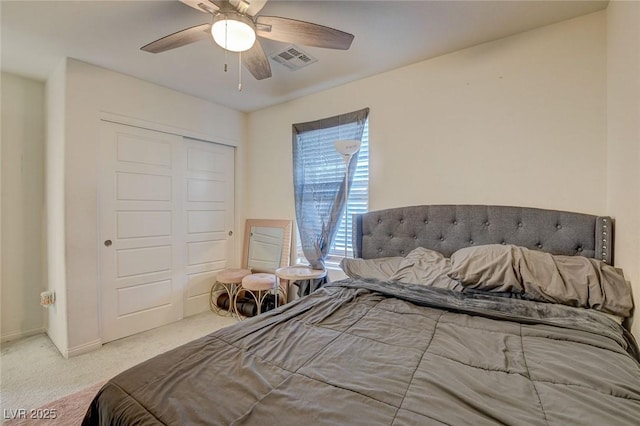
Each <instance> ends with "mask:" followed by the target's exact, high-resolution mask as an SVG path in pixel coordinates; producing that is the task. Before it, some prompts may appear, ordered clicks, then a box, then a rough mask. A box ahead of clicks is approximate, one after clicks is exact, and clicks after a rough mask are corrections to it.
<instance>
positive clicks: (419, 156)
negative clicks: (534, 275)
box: [246, 11, 607, 218]
mask: <svg viewBox="0 0 640 426" xmlns="http://www.w3.org/2000/svg"><path fill="white" fill-rule="evenodd" d="M605 20H606V15H605V12H604V11H603V12H598V13H594V14H591V15H587V16H584V17H580V18H577V19H573V20H570V21H565V22H561V23H558V24H555V25H551V26H548V27H544V28H540V29H537V30H534V31H530V32H526V33H522V34H519V35H515V36H512V37H508V38H505V39H501V40H498V41H494V42H491V43H486V44H482V45H479V46H475V47H472V48H469V49H466V50H462V51H458V52H455V53H452V54H448V55H444V56H441V57H438V58H435V59H431V60H428V61H424V62H421V63H418V64H415V65H411V66H408V67H405V68H401V69H397V70H395V71H391V72H388V73H385V74H381V75H377V76H374V77H370V78H367V79H363V80H360V81H356V82H354V83H350V84H346V85H344V86H341V87H338V88H334V89H331V90H327V91H324V92H321V93H318V94H314V95H310V96H307V97H304V98H301V99H298V100H294V101H291V102H288V103H285V104H281V105H277V106H274V107H271V108H267V109H263V110H260V111H256V112H253V113H251V114H250V116H249V130H248V138H249V139H248V141H249V142H248V143H249V146H248V159H247V161H248V163H247V170H249V174H248V176H247V188H246V190H247V215H249V216H254V217H282V218H294V216H295V214H294V206H293V183H292V165H291V124H292V123H295V122H302V121H309V120H314V119H318V118H322V117H327V116H332V115H335V114H339V113H344V112H348V111H352V110H356V109H359V108H363V107H370V108H371V113H370V132H369V135H370V158H371V160H370V170H371V177H370V209H372V210H375V209H381V208H387V207H394V206H401V205H415V204H437V203H471V204H474V203H475V204H503V205H523V206H534V207H542V208H552V209H561V210H572V211H578V212H587V213H595V214H602V213H605V212H606V197H605V191H606V179H607V172H606V154H607V148H606V143H605V138H606V92H605V89H606V69H605V66H606V52H605V40H606V38H605V32H606V27H605V24H606V22H605Z"/></svg>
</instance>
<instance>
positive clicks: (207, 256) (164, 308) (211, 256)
mask: <svg viewBox="0 0 640 426" xmlns="http://www.w3.org/2000/svg"><path fill="white" fill-rule="evenodd" d="M197 147H200V148H197ZM197 149H200V151H202V152H204V153H210V152H212V151H211V150H213V151H214V152H215V150H216V149H219V150H220V151H222V152H226V153H227V154H226V157H222V158H217V157H216V156H212V155H209V156H206V155H203V154H200V155H199V156H198V158H197V159H193V157H194V155H195V154H194V153H191V151H193V150H197ZM190 157H191V158H192V159H191V160H190ZM101 161H102V170H101V179H100V185H101V187H100V188H99V191H100V235H101V245H100V251H101V271H100V275H101V276H100V282H101V291H100V295H101V304H100V305H101V310H102V312H101V319H102V341H103V343H104V342H108V341H111V340H115V339H119V338H122V337H125V336H129V335H131V334H135V333H138V332H140V331H144V330H148V329H151V328H155V327H159V326H161V325H165V324H168V323H171V322H174V321H177V320H180V319H182V318H183V316H184V315H188V314H192V313H196V312H199V311H201V310H203V308H202V306H204V304H202V303H200V304H198V303H197V302H194V300H195V301H198V299H199V298H201V294H200V293H201V292H204V288H205V287H207V286H208V285H210V282H205V281H206V278H207V275H206V273H207V272H209V271H211V270H214V269H215V268H216V267H217V266H218V265H220V264H224V265H226V263H227V259H231V258H232V257H231V256H232V254H233V237H232V236H230V235H229V232H228V231H230V230H233V229H234V228H233V225H234V224H233V204H234V202H233V163H234V162H233V148H230V147H224V146H219V145H216V144H211V143H207V142H201V141H191V140H184V139H183V138H182V137H181V136H176V135H173V134H169V133H163V132H157V131H152V130H147V129H141V128H137V127H132V126H126V125H121V124H115V123H110V122H103V123H102V127H101ZM223 162H224V165H222V163H223ZM192 168H194V169H195V170H192ZM200 169H207V170H208V169H212V170H217V169H224V170H225V173H218V174H215V175H214V174H209V175H206V174H205V173H206V172H204V171H202V172H201V171H200ZM200 173H201V174H200ZM193 175H195V176H194V177H192V176H193ZM229 176H230V178H229ZM214 177H215V178H216V179H214ZM213 182H215V184H214V183H213ZM219 192H222V193H223V196H221V195H219V194H218V193H219ZM214 207H215V208H214ZM220 211H222V212H224V214H223V217H224V218H223V219H222V221H221V220H220V219H219V212H220ZM198 212H200V213H198ZM193 229H195V232H192V230H193ZM214 229H215V231H214ZM225 230H226V232H225ZM194 233H195V234H197V236H196V237H193V236H192V234H194ZM198 274H200V275H198ZM192 282H193V283H197V284H192Z"/></svg>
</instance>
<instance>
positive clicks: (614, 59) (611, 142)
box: [606, 1, 640, 339]
mask: <svg viewBox="0 0 640 426" xmlns="http://www.w3.org/2000/svg"><path fill="white" fill-rule="evenodd" d="M606 12H607V106H608V110H607V125H608V128H607V140H608V147H609V150H608V173H607V182H608V185H607V189H608V192H607V195H608V196H607V208H608V213H609V214H610V215H611V216H613V217H614V218H615V220H616V222H615V223H616V240H615V257H616V264H617V265H618V266H620V267H622V268H623V270H624V271H625V275H626V277H627V279H628V280H630V281H631V284H632V288H633V292H634V299H635V305H636V307H637V306H640V2H629V1H612V2H610V3H609V6H608V8H607V11H606ZM634 317H635V321H634V323H633V325H632V329H631V330H632V332H633V334H634V335H635V336H636V338H637V339H638V338H640V319H639V318H640V315H639V314H637V313H636V315H634Z"/></svg>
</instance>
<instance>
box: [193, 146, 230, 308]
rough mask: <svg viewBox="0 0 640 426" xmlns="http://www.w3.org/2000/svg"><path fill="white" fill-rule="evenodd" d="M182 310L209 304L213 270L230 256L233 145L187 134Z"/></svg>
mask: <svg viewBox="0 0 640 426" xmlns="http://www.w3.org/2000/svg"><path fill="white" fill-rule="evenodd" d="M185 143H186V160H187V161H186V164H187V169H186V180H185V183H186V186H185V192H184V203H183V206H184V216H185V218H186V231H185V242H186V250H185V252H184V255H185V265H186V273H187V288H186V291H185V316H188V315H193V314H195V313H198V312H202V311H204V310H207V309H209V290H210V289H211V284H212V283H213V281H214V279H215V276H216V274H217V273H218V272H219V271H221V270H223V269H225V268H227V267H229V266H230V263H231V262H230V260H231V259H233V251H234V245H233V241H234V238H233V223H234V220H233V216H234V210H233V205H234V195H233V190H234V189H233V188H234V185H233V178H234V167H233V164H234V149H233V148H231V147H228V146H224V145H218V144H212V143H206V142H202V141H197V140H194V139H186V138H185Z"/></svg>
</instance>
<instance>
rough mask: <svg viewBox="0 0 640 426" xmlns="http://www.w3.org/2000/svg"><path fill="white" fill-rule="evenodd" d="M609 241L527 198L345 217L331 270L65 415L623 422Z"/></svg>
mask: <svg viewBox="0 0 640 426" xmlns="http://www.w3.org/2000/svg"><path fill="white" fill-rule="evenodd" d="M612 242H613V222H612V219H611V218H609V217H599V216H592V215H586V214H579V213H571V212H560V211H552V210H543V209H533V208H519V207H504V206H475V205H474V206H470V205H448V206H445V205H440V206H414V207H405V208H394V209H388V210H383V211H376V212H369V213H366V214H364V215H359V216H356V217H355V218H354V253H355V257H356V259H350V260H345V261H344V262H343V268H344V269H345V271H346V272H347V273H348V275H349V278H347V279H345V280H340V281H336V282H332V283H329V284H327V285H326V286H324V287H322V288H320V289H319V290H317V291H315V292H313V293H312V294H311V295H309V296H305V297H303V298H300V299H297V300H295V301H294V302H292V303H288V304H287V305H285V306H282V307H279V308H277V309H275V310H272V311H269V312H267V313H264V314H262V315H260V316H257V317H254V318H250V319H247V320H245V321H242V322H240V323H238V324H236V325H233V326H230V327H227V328H224V329H221V330H218V331H216V332H214V333H212V334H210V335H207V336H205V337H203V338H201V339H198V340H195V341H192V342H190V343H188V344H186V345H183V346H181V347H179V348H176V349H174V350H172V351H169V352H167V353H165V354H162V355H160V356H157V357H155V358H152V359H150V360H148V361H146V362H144V363H142V364H140V365H138V366H135V367H133V368H131V369H129V370H127V371H125V372H123V373H122V374H120V375H118V376H116V377H114V378H112V379H111V380H109V381H108V382H107V383H106V384H105V385H104V387H103V388H102V389H101V390H100V391H99V392H98V394H97V395H96V397H95V399H94V400H93V402H92V403H91V406H90V407H89V409H88V411H87V414H86V416H85V419H84V423H83V424H85V425H94V424H104V425H106V424H140V425H143V424H145V425H146V424H148V425H151V424H174V425H192V424H193V425H195V424H215V425H272V424H273V425H275V424H278V425H300V424H302V423H304V422H308V423H310V424H314V425H325V424H326V425H368V426H369V425H430V424H434V425H435V424H453V425H460V424H474V425H480V424H522V425H537V424H540V425H549V424H553V425H567V424H580V425H583V424H594V425H603V424H616V425H623V424H629V425H631V424H638V421H640V420H639V419H640V364H639V358H638V349H637V346H636V343H635V341H634V339H633V337H632V336H631V334H630V333H629V332H628V331H627V330H626V329H625V327H624V326H623V325H621V323H622V322H623V321H624V320H625V318H626V317H628V316H629V315H630V314H631V309H632V302H631V296H630V290H629V287H628V283H627V282H626V281H625V280H624V278H623V276H622V275H621V273H620V271H619V270H616V269H615V268H614V267H613V266H612V265H613V251H612V247H613V246H612ZM539 258H540V259H539ZM532 259H533V260H532ZM538 260H539V262H538ZM549 262H550V263H549ZM554 268H556V269H554ZM551 269H553V271H551V272H550V270H551ZM434 270H438V272H437V273H434V272H433V271H434ZM443 271H444V272H443ZM540 277H542V278H540ZM558 277H560V278H558Z"/></svg>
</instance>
